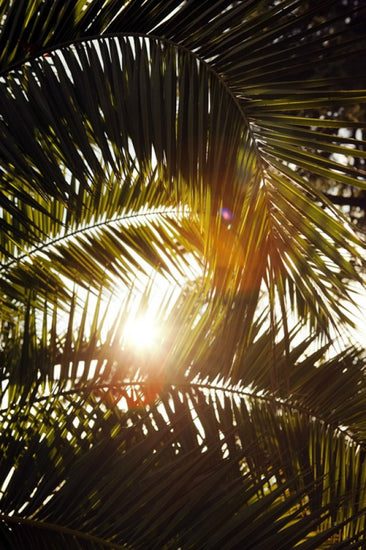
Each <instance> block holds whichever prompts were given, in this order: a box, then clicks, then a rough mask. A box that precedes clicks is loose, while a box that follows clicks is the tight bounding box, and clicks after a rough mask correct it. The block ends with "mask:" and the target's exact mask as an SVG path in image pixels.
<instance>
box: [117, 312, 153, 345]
mask: <svg viewBox="0 0 366 550" xmlns="http://www.w3.org/2000/svg"><path fill="white" fill-rule="evenodd" d="M124 334H125V345H126V347H133V348H134V349H135V350H136V351H141V352H147V351H155V350H156V349H157V348H158V347H159V344H160V340H161V337H162V334H161V327H160V326H159V324H158V321H157V319H156V317H155V316H154V315H153V313H152V312H147V313H144V314H141V313H139V314H137V315H136V316H131V317H130V318H129V319H128V320H127V321H126V325H125V331H124Z"/></svg>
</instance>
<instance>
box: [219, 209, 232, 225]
mask: <svg viewBox="0 0 366 550" xmlns="http://www.w3.org/2000/svg"><path fill="white" fill-rule="evenodd" d="M220 213H221V217H222V219H223V220H224V221H225V222H228V223H229V222H231V220H232V219H233V213H232V212H231V210H229V208H221V211H220Z"/></svg>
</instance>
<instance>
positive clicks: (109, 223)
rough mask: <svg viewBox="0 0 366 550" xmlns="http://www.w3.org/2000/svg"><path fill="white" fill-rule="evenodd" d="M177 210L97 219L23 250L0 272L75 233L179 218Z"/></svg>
mask: <svg viewBox="0 0 366 550" xmlns="http://www.w3.org/2000/svg"><path fill="white" fill-rule="evenodd" d="M179 211H180V212H182V209H179V208H174V207H169V208H159V209H157V210H151V211H144V212H133V213H128V214H126V213H125V214H122V215H121V216H118V217H115V218H110V219H108V220H102V221H98V222H95V223H92V224H89V225H86V226H84V227H77V228H75V229H74V230H73V231H71V232H69V233H66V234H64V235H58V236H56V237H55V238H54V239H51V240H49V241H48V242H47V243H45V242H42V244H40V245H37V246H34V247H32V248H31V249H30V250H29V251H27V252H24V253H23V254H21V255H20V256H18V257H17V258H15V259H12V260H10V261H9V262H7V263H4V264H3V265H2V266H0V273H1V272H5V271H7V270H8V269H9V268H12V267H13V266H14V265H16V264H21V263H22V262H24V261H25V259H26V258H30V257H32V256H34V255H37V254H38V253H41V252H44V251H45V250H47V249H48V248H53V247H54V246H55V245H56V244H59V243H62V242H65V243H67V242H68V241H69V240H71V239H73V238H75V237H76V235H83V234H84V235H85V234H88V233H89V234H90V233H92V232H94V231H97V229H100V228H102V227H112V226H113V225H114V224H120V223H123V222H126V226H128V225H129V224H130V223H131V222H132V220H138V219H139V218H143V219H148V218H155V217H156V218H160V217H164V216H166V217H174V218H175V219H176V220H178V219H179V218H180V214H179Z"/></svg>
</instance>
